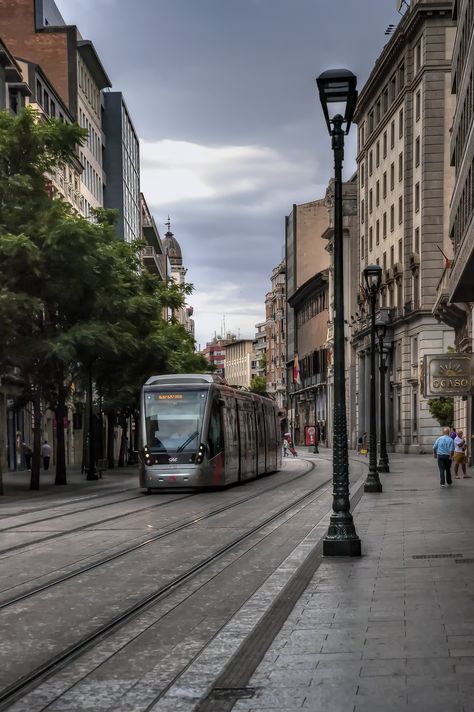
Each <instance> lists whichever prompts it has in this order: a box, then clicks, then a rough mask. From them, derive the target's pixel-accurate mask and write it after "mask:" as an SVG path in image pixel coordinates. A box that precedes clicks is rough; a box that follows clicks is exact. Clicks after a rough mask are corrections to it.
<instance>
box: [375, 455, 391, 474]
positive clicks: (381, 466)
mask: <svg viewBox="0 0 474 712" xmlns="http://www.w3.org/2000/svg"><path fill="white" fill-rule="evenodd" d="M377 469H378V471H379V472H390V467H389V465H388V462H385V460H384V459H383V458H380V460H379V464H378V465H377Z"/></svg>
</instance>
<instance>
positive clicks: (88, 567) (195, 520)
mask: <svg viewBox="0 0 474 712" xmlns="http://www.w3.org/2000/svg"><path fill="white" fill-rule="evenodd" d="M314 469H315V464H310V467H309V468H308V469H307V470H306V471H305V472H302V473H300V474H299V475H296V476H295V477H292V479H291V480H286V481H285V482H279V483H278V484H275V485H273V486H272V487H267V488H266V489H264V490H261V491H260V492H255V493H253V494H251V495H248V496H247V497H243V498H241V499H239V500H237V501H236V502H229V503H228V504H226V505H224V506H222V507H219V508H218V509H214V510H212V511H211V512H206V513H204V514H201V515H198V516H194V517H192V518H191V519H188V520H187V521H185V522H181V523H180V524H177V525H175V526H173V527H170V528H169V529H166V530H165V531H162V532H159V533H158V534H156V535H154V536H151V537H148V538H147V539H145V541H141V542H139V543H138V544H133V545H131V546H128V547H126V548H124V549H121V550H120V551H117V552H115V553H113V554H109V555H108V556H104V557H102V558H101V559H98V560H96V561H93V562H91V563H89V564H84V565H83V566H80V567H78V568H76V569H74V570H73V571H69V572H68V573H66V574H63V575H61V576H57V577H56V578H55V579H53V580H51V581H47V582H45V583H44V584H41V585H40V586H35V587H34V588H31V589H29V590H28V591H25V592H24V593H22V594H19V595H18V596H12V597H11V598H10V599H7V600H6V601H2V602H0V611H2V610H3V609H5V608H9V607H10V606H12V605H15V604H17V603H20V602H21V601H24V600H25V599H27V598H31V597H32V596H34V595H36V594H38V593H41V592H43V591H47V590H48V589H50V588H53V587H54V586H57V585H59V584H61V583H64V582H65V581H69V580H70V579H72V578H75V577H76V576H80V575H82V574H85V573H88V572H89V571H93V570H94V569H97V568H99V567H100V566H104V565H106V564H108V563H110V562H111V561H115V560H117V559H120V558H122V557H123V556H127V555H128V554H131V553H132V552H134V551H138V550H140V549H142V548H144V547H145V546H149V545H150V544H153V543H155V542H157V541H159V540H160V539H164V538H165V537H168V536H172V535H173V534H176V533H178V532H180V531H183V530H184V529H187V528H189V527H191V526H195V525H197V524H200V523H201V522H203V521H206V520H207V519H211V518H212V517H216V516H218V515H219V514H223V513H224V512H227V511H229V510H230V509H234V508H235V507H238V506H240V505H241V504H245V503H246V502H250V501H252V500H254V499H257V497H260V496H262V495H264V494H268V493H270V492H273V491H274V490H276V489H279V488H280V487H283V486H284V485H286V484H289V483H293V482H295V481H296V480H299V479H301V478H302V477H306V476H307V475H309V474H310V473H311V472H313V470H314ZM173 501H175V500H173ZM38 578H42V577H38ZM30 581H31V580H30ZM26 583H28V582H26ZM23 585H26V584H25V583H22V584H17V586H14V587H10V590H11V588H17V587H19V586H23ZM8 590H9V589H3V591H0V595H1V594H2V593H5V592H6V591H8Z"/></svg>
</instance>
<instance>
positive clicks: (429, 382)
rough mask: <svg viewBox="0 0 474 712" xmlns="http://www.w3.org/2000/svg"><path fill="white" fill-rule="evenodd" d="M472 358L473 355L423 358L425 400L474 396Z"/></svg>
mask: <svg viewBox="0 0 474 712" xmlns="http://www.w3.org/2000/svg"><path fill="white" fill-rule="evenodd" d="M473 357H474V355H473V354H442V355H430V356H425V359H424V369H423V381H424V388H423V392H424V396H425V398H434V397H436V396H438V397H443V396H447V397H452V396H469V395H472V394H474V358H473Z"/></svg>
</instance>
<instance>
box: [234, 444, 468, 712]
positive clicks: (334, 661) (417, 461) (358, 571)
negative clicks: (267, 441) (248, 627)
mask: <svg viewBox="0 0 474 712" xmlns="http://www.w3.org/2000/svg"><path fill="white" fill-rule="evenodd" d="M390 465H391V470H392V472H391V473H390V474H386V475H382V476H381V478H382V482H383V487H384V491H383V493H382V494H364V495H363V497H362V499H361V500H360V502H359V504H358V505H357V507H356V508H355V511H354V519H355V523H356V528H357V532H358V534H359V536H360V537H361V540H362V551H363V556H362V558H361V559H322V562H321V564H320V566H319V568H318V569H317V571H316V573H315V575H314V576H313V578H312V580H311V582H310V584H309V585H308V587H307V588H306V590H305V591H304V593H303V594H302V596H301V597H300V598H299V600H298V602H297V604H296V606H295V607H294V609H293V611H292V613H291V614H290V616H289V617H288V619H287V620H286V622H285V623H284V625H283V627H282V628H281V630H280V632H279V634H278V635H277V636H276V638H275V639H274V641H273V643H272V644H271V645H270V647H269V649H268V651H267V653H266V655H265V657H264V658H263V660H262V661H261V663H260V665H259V666H258V667H257V669H256V670H255V673H254V674H253V676H252V677H251V679H250V680H249V682H248V685H247V686H246V690H247V691H248V694H247V697H248V699H240V700H239V701H237V702H236V704H235V705H234V706H233V710H234V712H257V711H261V710H266V711H270V710H272V711H273V712H277V711H278V712H283V711H287V710H295V709H303V710H312V711H313V712H319V711H321V712H326V711H327V712H339V711H341V712H342V711H344V712H347V711H351V712H382V710H383V712H400V710H409V711H410V712H412V711H413V712H415V710H416V711H417V712H425V711H426V712H472V711H474V479H467V480H463V479H461V480H455V479H453V482H454V485H453V487H451V488H445V489H441V488H440V486H439V479H438V472H437V466H436V462H435V461H434V459H433V458H432V457H429V456H422V455H419V456H406V455H390ZM242 696H244V695H242Z"/></svg>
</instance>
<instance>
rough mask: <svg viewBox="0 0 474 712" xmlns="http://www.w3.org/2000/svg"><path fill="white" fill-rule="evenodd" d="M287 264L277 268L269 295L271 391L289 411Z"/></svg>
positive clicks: (266, 299) (268, 330)
mask: <svg viewBox="0 0 474 712" xmlns="http://www.w3.org/2000/svg"><path fill="white" fill-rule="evenodd" d="M286 309H287V306H286V265H285V261H284V260H283V261H282V262H280V264H279V265H277V266H276V267H274V268H273V270H272V275H271V289H270V291H269V292H267V294H266V295H265V316H266V321H265V335H266V336H265V340H266V359H265V360H266V376H267V393H269V394H270V395H272V396H273V397H274V398H275V400H276V402H277V403H278V406H279V407H280V410H281V411H282V412H284V411H286V408H287V400H286Z"/></svg>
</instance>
